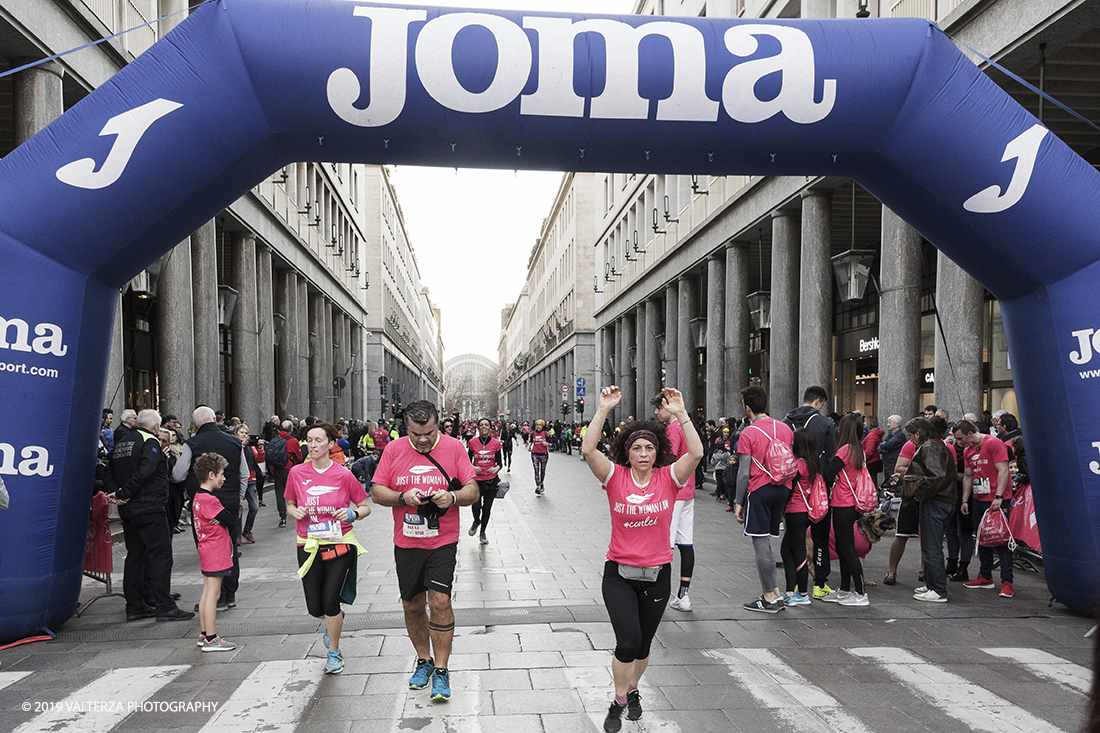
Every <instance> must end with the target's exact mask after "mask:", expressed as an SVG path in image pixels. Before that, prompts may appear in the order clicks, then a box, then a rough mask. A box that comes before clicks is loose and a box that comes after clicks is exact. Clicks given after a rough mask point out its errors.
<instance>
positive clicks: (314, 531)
mask: <svg viewBox="0 0 1100 733" xmlns="http://www.w3.org/2000/svg"><path fill="white" fill-rule="evenodd" d="M306 537H308V538H309V539H312V540H326V541H328V542H340V541H341V540H343V539H344V533H343V531H342V530H341V529H340V522H338V521H336V520H335V519H326V520H325V521H323V522H317V523H316V524H309V525H306Z"/></svg>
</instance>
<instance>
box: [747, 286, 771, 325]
mask: <svg viewBox="0 0 1100 733" xmlns="http://www.w3.org/2000/svg"><path fill="white" fill-rule="evenodd" d="M746 300H747V301H748V302H749V316H750V317H751V318H752V328H753V330H754V331H763V330H764V329H766V328H771V327H772V294H771V292H770V291H767V290H757V291H756V292H755V293H750V294H749V295H748V296H747V298H746Z"/></svg>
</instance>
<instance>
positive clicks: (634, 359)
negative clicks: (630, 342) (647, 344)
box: [627, 346, 638, 369]
mask: <svg viewBox="0 0 1100 733" xmlns="http://www.w3.org/2000/svg"><path fill="white" fill-rule="evenodd" d="M627 351H628V352H629V353H630V368H631V369H636V368H637V367H638V347H637V346H631V347H630V348H629V349H627Z"/></svg>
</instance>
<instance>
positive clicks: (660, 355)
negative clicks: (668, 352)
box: [653, 333, 665, 361]
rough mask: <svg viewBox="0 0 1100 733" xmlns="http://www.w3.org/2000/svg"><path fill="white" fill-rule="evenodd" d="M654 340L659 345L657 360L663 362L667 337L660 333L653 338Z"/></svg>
mask: <svg viewBox="0 0 1100 733" xmlns="http://www.w3.org/2000/svg"><path fill="white" fill-rule="evenodd" d="M653 340H654V341H655V342H656V344H657V358H658V359H659V360H661V361H664V360H665V335H664V334H663V333H659V334H657V335H656V336H654V337H653Z"/></svg>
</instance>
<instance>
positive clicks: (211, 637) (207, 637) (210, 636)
mask: <svg viewBox="0 0 1100 733" xmlns="http://www.w3.org/2000/svg"><path fill="white" fill-rule="evenodd" d="M202 638H203V639H205V640H207V641H214V639H217V638H218V635H217V634H203V635H202Z"/></svg>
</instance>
